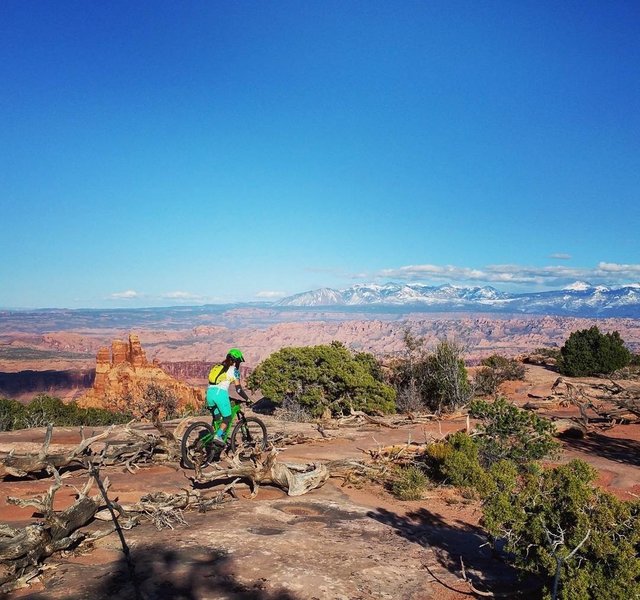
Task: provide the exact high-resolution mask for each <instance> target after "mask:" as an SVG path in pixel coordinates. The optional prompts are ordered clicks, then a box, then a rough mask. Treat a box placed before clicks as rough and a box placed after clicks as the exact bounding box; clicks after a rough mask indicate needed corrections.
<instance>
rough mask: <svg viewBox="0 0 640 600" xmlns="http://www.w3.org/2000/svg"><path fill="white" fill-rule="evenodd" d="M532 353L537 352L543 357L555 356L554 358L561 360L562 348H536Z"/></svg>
mask: <svg viewBox="0 0 640 600" xmlns="http://www.w3.org/2000/svg"><path fill="white" fill-rule="evenodd" d="M532 354H537V355H538V356H542V357H543V358H553V359H554V360H560V348H546V347H542V348H536V349H535V350H534V351H533V352H532Z"/></svg>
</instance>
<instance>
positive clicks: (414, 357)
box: [392, 332, 473, 413]
mask: <svg viewBox="0 0 640 600" xmlns="http://www.w3.org/2000/svg"><path fill="white" fill-rule="evenodd" d="M405 346H406V349H407V351H406V354H407V358H403V359H401V360H399V361H397V362H396V364H395V365H394V366H393V376H392V379H393V383H394V385H395V386H396V389H397V390H398V396H399V397H402V398H403V399H404V401H405V402H406V404H407V405H409V406H412V405H413V404H415V400H416V399H418V400H419V402H420V403H421V405H422V407H423V408H425V409H427V410H430V411H434V412H436V413H445V412H451V411H454V410H456V409H458V408H460V407H462V406H464V405H465V404H466V403H467V402H468V401H469V400H470V398H471V396H472V394H473V389H472V387H471V385H470V383H469V380H468V377H467V369H466V368H465V366H464V360H462V348H461V347H460V346H459V345H458V344H456V343H455V342H452V341H449V340H440V341H439V342H438V344H437V345H436V347H435V349H434V351H433V352H426V351H425V350H424V349H423V344H422V342H421V341H420V340H417V339H416V338H414V337H413V336H412V335H411V334H410V333H409V332H405Z"/></svg>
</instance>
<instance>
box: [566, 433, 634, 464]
mask: <svg viewBox="0 0 640 600" xmlns="http://www.w3.org/2000/svg"><path fill="white" fill-rule="evenodd" d="M563 442H564V443H565V445H566V446H567V447H568V448H571V449H572V450H579V451H580V452H584V453H587V454H595V455H597V456H601V457H602V458H606V459H607V460H612V461H614V462H618V463H624V464H627V465H632V466H635V467H638V466H640V442H638V441H636V440H631V439H627V438H614V437H608V436H606V435H602V434H600V433H595V432H590V433H587V434H586V435H585V436H584V437H583V438H569V437H564V438H563Z"/></svg>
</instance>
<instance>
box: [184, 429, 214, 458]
mask: <svg viewBox="0 0 640 600" xmlns="http://www.w3.org/2000/svg"><path fill="white" fill-rule="evenodd" d="M215 434H216V432H215V431H214V430H213V427H212V426H211V425H210V424H209V423H205V422H204V421H198V422H197V423H191V425H189V427H187V430H186V431H185V432H184V436H183V437H182V464H183V466H184V467H185V468H187V469H195V468H196V465H198V466H200V467H204V466H205V465H207V464H208V463H210V462H211V461H212V460H213V457H214V455H215V452H216V445H215V444H214V443H213V438H214V436H215Z"/></svg>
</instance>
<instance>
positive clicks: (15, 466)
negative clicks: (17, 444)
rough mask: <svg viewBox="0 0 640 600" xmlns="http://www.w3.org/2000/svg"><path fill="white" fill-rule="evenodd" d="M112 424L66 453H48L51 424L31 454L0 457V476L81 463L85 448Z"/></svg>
mask: <svg viewBox="0 0 640 600" xmlns="http://www.w3.org/2000/svg"><path fill="white" fill-rule="evenodd" d="M113 428H114V426H113V425H112V426H111V427H110V428H109V429H107V430H106V431H103V432H102V433H99V434H98V435H94V436H93V437H90V438H88V439H83V440H82V441H81V442H80V444H78V446H76V447H75V448H74V449H73V450H71V451H70V452H66V453H57V454H49V453H48V450H49V444H50V442H51V436H52V433H53V426H52V425H49V426H48V427H47V432H46V434H45V439H44V442H43V444H42V448H41V449H40V450H39V451H38V452H37V453H33V454H25V455H16V454H15V453H10V454H7V455H5V456H3V457H0V476H2V477H4V476H6V475H13V476H14V477H26V476H27V475H30V474H37V473H41V472H43V471H45V470H46V469H47V467H53V468H55V469H57V470H60V469H63V468H65V467H68V466H70V465H73V464H78V465H82V464H83V463H84V461H85V460H86V458H87V457H86V453H87V450H89V449H90V447H91V445H92V444H94V443H96V442H98V441H100V440H102V439H104V438H106V437H107V436H108V435H109V434H110V433H111V432H112V430H113Z"/></svg>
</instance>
